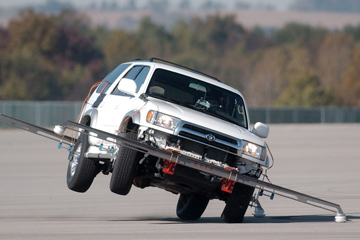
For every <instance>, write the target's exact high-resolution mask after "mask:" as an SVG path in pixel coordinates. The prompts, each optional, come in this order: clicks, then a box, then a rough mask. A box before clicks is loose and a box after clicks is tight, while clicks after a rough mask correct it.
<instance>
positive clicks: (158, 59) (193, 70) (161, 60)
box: [136, 57, 221, 82]
mask: <svg viewBox="0 0 360 240" xmlns="http://www.w3.org/2000/svg"><path fill="white" fill-rule="evenodd" d="M136 60H137V61H142V60H141V59H136ZM154 60H156V61H159V62H164V63H168V64H171V65H174V66H177V67H180V68H183V69H186V70H190V71H192V72H194V73H198V74H200V75H203V76H206V77H209V78H212V79H214V80H216V81H218V82H221V81H220V80H219V79H217V78H216V77H213V76H211V75H208V74H206V73H203V72H200V71H197V70H195V69H192V68H189V67H186V66H183V65H180V64H177V63H173V62H170V61H167V60H164V59H161V58H156V57H152V58H149V60H148V61H150V62H154Z"/></svg>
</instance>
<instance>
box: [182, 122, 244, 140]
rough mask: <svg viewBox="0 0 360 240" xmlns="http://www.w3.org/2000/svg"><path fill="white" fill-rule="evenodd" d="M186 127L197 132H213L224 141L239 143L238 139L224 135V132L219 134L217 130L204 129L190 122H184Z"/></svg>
mask: <svg viewBox="0 0 360 240" xmlns="http://www.w3.org/2000/svg"><path fill="white" fill-rule="evenodd" d="M183 128H184V129H189V130H192V131H195V132H198V133H202V134H205V135H206V134H212V135H214V136H215V137H216V139H220V140H222V141H224V142H228V143H230V144H234V145H237V144H238V141H237V140H236V139H234V138H230V137H227V136H224V135H222V134H219V133H216V132H212V131H209V130H206V129H203V128H200V127H197V126H194V125H190V124H184V126H183Z"/></svg>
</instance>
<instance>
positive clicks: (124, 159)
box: [110, 132, 142, 196]
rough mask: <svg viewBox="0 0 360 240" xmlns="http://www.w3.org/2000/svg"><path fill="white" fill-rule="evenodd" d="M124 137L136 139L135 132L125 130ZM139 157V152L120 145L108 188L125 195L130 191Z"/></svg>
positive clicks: (140, 156)
mask: <svg viewBox="0 0 360 240" xmlns="http://www.w3.org/2000/svg"><path fill="white" fill-rule="evenodd" d="M126 138H127V139H131V140H136V139H137V133H136V132H127V133H126ZM141 158H142V154H141V153H140V152H138V151H136V150H134V149H130V148H128V147H126V146H120V149H119V151H118V154H117V157H116V159H115V163H114V168H113V171H112V175H111V180H110V190H111V191H112V192H113V193H116V194H120V195H124V196H125V195H127V194H128V193H129V192H130V189H131V186H132V183H133V180H134V177H135V173H136V170H137V167H138V165H139V161H140V159H141Z"/></svg>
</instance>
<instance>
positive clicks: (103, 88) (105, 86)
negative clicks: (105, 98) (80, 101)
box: [96, 64, 130, 93]
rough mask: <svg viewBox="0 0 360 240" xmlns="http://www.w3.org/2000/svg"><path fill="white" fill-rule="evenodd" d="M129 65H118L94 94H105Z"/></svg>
mask: <svg viewBox="0 0 360 240" xmlns="http://www.w3.org/2000/svg"><path fill="white" fill-rule="evenodd" d="M129 66H130V64H120V65H119V66H117V67H116V68H115V69H114V70H113V71H112V72H111V73H109V74H108V75H107V76H106V77H105V78H104V79H103V80H102V83H101V84H100V86H99V87H98V88H97V90H96V93H100V92H106V91H107V90H108V89H109V87H110V86H111V84H113V83H114V81H115V80H116V79H117V78H118V77H119V75H120V74H122V73H123V72H124V71H125V70H126V69H127V68H128V67H129Z"/></svg>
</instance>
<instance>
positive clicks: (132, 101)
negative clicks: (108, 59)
mask: <svg viewBox="0 0 360 240" xmlns="http://www.w3.org/2000/svg"><path fill="white" fill-rule="evenodd" d="M149 71H150V67H149V66H144V65H134V66H132V67H131V68H130V70H129V71H128V72H127V73H126V74H124V75H123V76H122V77H121V79H120V81H118V82H117V83H116V86H115V87H114V88H112V90H111V92H110V93H108V94H106V96H105V98H104V101H103V103H102V104H101V105H99V108H98V109H99V116H98V120H100V121H101V122H102V125H103V126H102V128H103V129H104V130H105V131H108V132H115V131H117V130H118V128H119V126H120V125H121V122H122V121H123V120H124V118H125V116H126V114H127V113H128V112H131V111H132V110H137V109H139V108H140V107H141V106H142V105H143V104H144V102H143V101H142V100H140V99H138V98H136V97H135V96H132V95H128V94H126V93H124V92H121V91H119V90H118V88H117V86H118V84H119V83H120V82H121V81H122V79H124V78H126V79H131V80H134V81H135V83H136V86H137V87H136V93H138V92H139V90H140V88H141V86H142V85H143V84H144V82H145V80H146V78H147V76H148V74H149Z"/></svg>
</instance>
